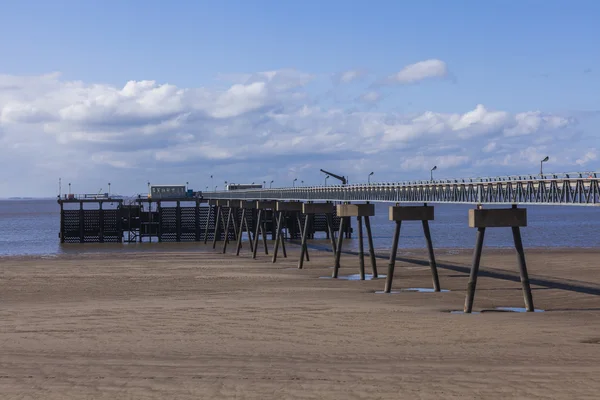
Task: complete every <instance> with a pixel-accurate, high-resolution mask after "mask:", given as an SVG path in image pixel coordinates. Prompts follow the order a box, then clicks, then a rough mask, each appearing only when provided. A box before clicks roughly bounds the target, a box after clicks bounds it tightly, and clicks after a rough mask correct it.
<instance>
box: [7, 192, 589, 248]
mask: <svg viewBox="0 0 600 400" xmlns="http://www.w3.org/2000/svg"><path fill="white" fill-rule="evenodd" d="M388 206H389V204H376V215H375V217H373V218H372V219H371V225H372V228H373V240H374V243H375V248H376V250H380V251H384V252H385V251H387V250H388V249H389V248H390V246H391V244H392V233H393V229H394V225H393V224H392V223H391V222H390V221H389V220H388V213H387V207H388ZM434 206H435V221H433V222H431V224H430V225H431V234H432V237H433V244H434V246H435V248H436V249H439V250H436V251H437V252H441V251H443V252H448V251H450V252H451V251H453V250H447V249H472V248H473V245H474V243H475V231H474V230H473V229H471V228H469V227H468V226H467V215H468V210H469V209H470V208H472V206H469V205H461V204H443V205H434ZM490 208H491V207H490ZM527 210H528V218H529V223H528V226H527V227H526V228H523V229H522V235H523V242H524V244H525V247H526V248H531V247H599V246H600V235H597V232H598V230H599V229H600V218H598V216H599V215H600V210H598V209H597V208H596V207H574V206H560V207H559V206H530V207H527ZM59 223H60V215H59V206H58V204H57V203H56V201H55V200H1V201H0V255H26V254H62V253H67V254H79V253H100V252H121V251H122V252H132V251H136V252H137V251H186V252H187V251H212V248H211V246H205V245H204V244H203V243H201V242H194V243H151V244H150V243H129V244H126V243H123V244H117V243H115V244H84V245H82V244H68V245H67V244H65V245H60V243H59V238H58V232H59ZM352 224H353V225H352V226H353V228H354V229H355V232H354V235H355V234H356V221H352ZM318 238H323V236H322V235H319V234H317V239H318ZM323 243H326V242H323ZM485 245H486V246H489V247H512V246H513V242H512V234H511V230H510V229H488V231H487V232H486V238H485ZM357 247H358V240H356V238H354V239H351V240H344V249H345V250H354V251H355V250H357ZM399 247H400V248H401V249H414V248H420V249H425V239H424V237H423V232H422V227H421V224H420V223H418V222H407V223H403V224H402V231H401V235H400V243H399ZM442 249H445V250H442Z"/></svg>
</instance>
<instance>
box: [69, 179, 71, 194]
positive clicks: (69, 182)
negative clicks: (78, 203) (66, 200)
mask: <svg viewBox="0 0 600 400" xmlns="http://www.w3.org/2000/svg"><path fill="white" fill-rule="evenodd" d="M69 194H71V182H69Z"/></svg>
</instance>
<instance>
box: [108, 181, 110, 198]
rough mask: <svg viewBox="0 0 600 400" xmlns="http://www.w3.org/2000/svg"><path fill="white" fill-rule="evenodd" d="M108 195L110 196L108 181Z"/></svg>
mask: <svg viewBox="0 0 600 400" xmlns="http://www.w3.org/2000/svg"><path fill="white" fill-rule="evenodd" d="M108 195H109V196H110V182H108Z"/></svg>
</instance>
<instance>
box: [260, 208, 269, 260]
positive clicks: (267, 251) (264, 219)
mask: <svg viewBox="0 0 600 400" xmlns="http://www.w3.org/2000/svg"><path fill="white" fill-rule="evenodd" d="M265 214H266V212H265ZM260 229H261V231H262V238H263V245H264V247H265V254H266V255H269V248H268V247H267V221H266V218H263V223H262V225H261V226H260Z"/></svg>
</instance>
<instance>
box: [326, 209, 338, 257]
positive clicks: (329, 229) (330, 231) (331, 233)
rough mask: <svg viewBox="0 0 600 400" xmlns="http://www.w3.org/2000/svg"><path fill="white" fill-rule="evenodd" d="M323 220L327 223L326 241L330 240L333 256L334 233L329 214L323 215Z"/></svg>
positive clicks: (331, 218)
mask: <svg viewBox="0 0 600 400" xmlns="http://www.w3.org/2000/svg"><path fill="white" fill-rule="evenodd" d="M325 220H326V221H327V236H328V239H329V240H331V251H332V252H333V255H334V256H335V251H336V248H335V236H334V231H333V217H332V215H331V214H329V213H327V214H325Z"/></svg>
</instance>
